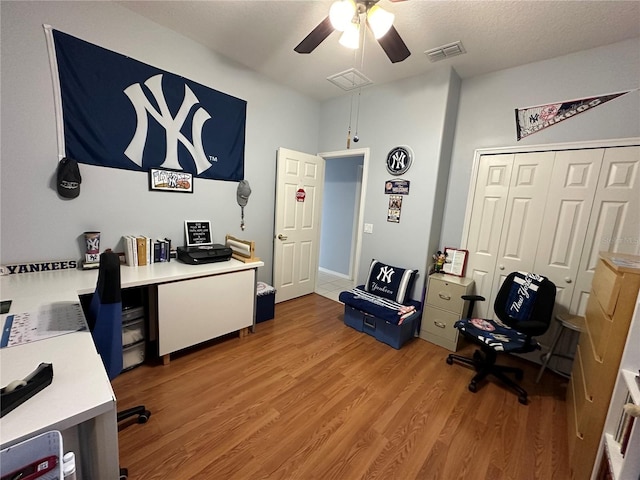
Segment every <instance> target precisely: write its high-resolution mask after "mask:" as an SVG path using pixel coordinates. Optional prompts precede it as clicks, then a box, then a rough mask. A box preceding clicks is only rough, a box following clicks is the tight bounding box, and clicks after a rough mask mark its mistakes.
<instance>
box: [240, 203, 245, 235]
mask: <svg viewBox="0 0 640 480" xmlns="http://www.w3.org/2000/svg"><path fill="white" fill-rule="evenodd" d="M240 230H242V231H244V207H240Z"/></svg>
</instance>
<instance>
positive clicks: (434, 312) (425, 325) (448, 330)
mask: <svg viewBox="0 0 640 480" xmlns="http://www.w3.org/2000/svg"><path fill="white" fill-rule="evenodd" d="M459 319H460V317H459V315H457V314H456V313H451V312H446V311H444V310H441V309H439V308H435V307H432V306H431V305H425V307H424V312H423V313H422V325H421V327H420V333H421V335H420V336H422V337H423V338H425V339H426V340H428V339H429V334H433V335H437V336H439V337H444V338H446V339H448V340H451V341H457V339H458V330H457V329H456V328H455V327H454V326H453V324H454V323H456V322H457V321H458V320H459Z"/></svg>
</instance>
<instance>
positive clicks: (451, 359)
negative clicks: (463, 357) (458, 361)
mask: <svg viewBox="0 0 640 480" xmlns="http://www.w3.org/2000/svg"><path fill="white" fill-rule="evenodd" d="M447 365H453V358H451V355H449V356H448V357H447Z"/></svg>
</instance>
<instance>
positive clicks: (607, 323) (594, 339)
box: [584, 295, 613, 362]
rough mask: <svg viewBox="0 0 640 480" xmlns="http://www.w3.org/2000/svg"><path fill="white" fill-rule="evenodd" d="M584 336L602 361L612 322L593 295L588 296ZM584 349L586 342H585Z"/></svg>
mask: <svg viewBox="0 0 640 480" xmlns="http://www.w3.org/2000/svg"><path fill="white" fill-rule="evenodd" d="M585 324H586V332H585V333H586V335H584V337H587V338H588V339H589V341H590V344H591V347H592V349H593V352H594V354H595V356H596V358H597V360H599V361H600V362H602V361H603V359H604V357H605V355H606V353H607V346H608V344H609V338H610V337H611V329H612V326H613V321H612V320H611V317H609V316H607V315H606V314H605V312H603V311H602V308H601V304H600V302H599V301H598V299H597V298H596V296H595V295H589V300H588V301H587V311H586V314H585ZM585 347H586V342H585Z"/></svg>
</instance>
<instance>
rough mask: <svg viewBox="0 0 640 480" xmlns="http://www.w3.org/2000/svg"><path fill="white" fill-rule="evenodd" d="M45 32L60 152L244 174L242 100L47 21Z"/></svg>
mask: <svg viewBox="0 0 640 480" xmlns="http://www.w3.org/2000/svg"><path fill="white" fill-rule="evenodd" d="M45 31H46V32H47V35H48V40H49V41H51V38H52V39H53V45H54V48H50V55H52V54H54V55H55V57H54V58H53V59H52V67H53V68H54V69H55V68H56V64H57V72H55V71H54V83H55V80H57V79H59V91H60V97H61V101H62V108H61V110H62V112H61V113H62V119H61V120H62V125H63V129H64V138H62V139H61V138H60V136H59V143H60V142H61V141H62V142H63V143H64V148H62V149H61V150H63V152H64V154H65V155H66V156H67V157H71V158H74V159H76V160H77V161H78V162H80V163H86V164H90V165H99V166H103V167H113V168H123V169H127V170H137V171H144V172H148V171H149V169H151V168H166V169H172V170H182V171H184V172H188V173H191V174H193V175H194V176H195V177H199V178H207V179H216V180H229V181H239V180H242V179H243V178H244V141H245V125H246V111H247V102H246V101H244V100H241V99H238V98H235V97H232V96H230V95H227V94H224V93H221V92H218V91H216V90H213V89H211V88H208V87H205V86H204V85H201V84H199V83H196V82H192V81H191V80H188V79H186V78H183V77H181V76H179V75H175V74H173V73H170V72H166V71H164V70H160V69H158V68H155V67H152V66H150V65H147V64H144V63H142V62H138V61H136V60H133V59H131V58H129V57H126V56H124V55H120V54H118V53H115V52H112V51H109V50H106V49H104V48H102V47H98V46H96V45H93V44H91V43H87V42H85V41H83V40H80V39H78V38H75V37H72V36H71V35H67V34H65V33H62V32H60V31H57V30H53V29H50V27H48V26H45ZM49 35H51V37H49ZM52 50H53V52H52ZM52 56H53V55H52ZM56 77H57V78H56ZM59 121H60V119H59ZM59 153H60V152H59Z"/></svg>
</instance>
